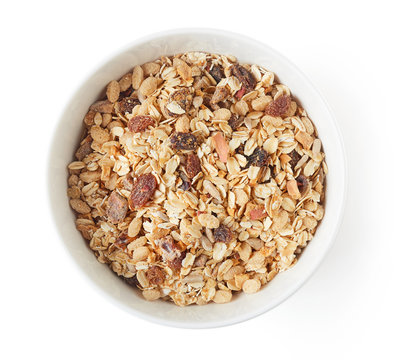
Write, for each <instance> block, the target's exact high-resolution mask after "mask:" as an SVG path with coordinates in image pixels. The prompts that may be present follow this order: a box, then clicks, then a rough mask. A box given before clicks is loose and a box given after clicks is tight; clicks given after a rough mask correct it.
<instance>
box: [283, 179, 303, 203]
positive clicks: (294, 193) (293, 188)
mask: <svg viewBox="0 0 396 360" xmlns="http://www.w3.org/2000/svg"><path fill="white" fill-rule="evenodd" d="M286 187H287V192H288V193H289V195H290V197H291V198H292V199H299V198H300V197H301V194H300V190H298V185H297V181H296V180H289V181H288V182H287V184H286Z"/></svg>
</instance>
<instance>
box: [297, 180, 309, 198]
mask: <svg viewBox="0 0 396 360" xmlns="http://www.w3.org/2000/svg"><path fill="white" fill-rule="evenodd" d="M296 181H297V187H298V191H299V192H300V194H301V196H304V194H305V192H306V191H307V189H308V180H307V178H306V177H305V176H304V175H299V176H297V177H296Z"/></svg>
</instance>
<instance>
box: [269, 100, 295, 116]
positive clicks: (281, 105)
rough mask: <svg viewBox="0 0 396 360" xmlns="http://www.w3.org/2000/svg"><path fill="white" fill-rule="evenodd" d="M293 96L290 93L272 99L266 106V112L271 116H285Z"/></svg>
mask: <svg viewBox="0 0 396 360" xmlns="http://www.w3.org/2000/svg"><path fill="white" fill-rule="evenodd" d="M290 104H291V98H290V96H289V95H281V96H279V97H278V98H277V99H276V100H273V101H271V102H270V103H269V104H268V105H267V107H266V108H265V114H266V115H270V116H281V117H283V116H285V115H286V114H287V112H288V111H289V108H290Z"/></svg>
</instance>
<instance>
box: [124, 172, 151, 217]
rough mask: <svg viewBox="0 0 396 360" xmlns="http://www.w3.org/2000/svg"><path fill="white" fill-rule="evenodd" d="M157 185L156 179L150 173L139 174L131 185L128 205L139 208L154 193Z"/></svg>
mask: <svg viewBox="0 0 396 360" xmlns="http://www.w3.org/2000/svg"><path fill="white" fill-rule="evenodd" d="M156 187H157V180H156V178H155V176H154V175H152V174H144V175H140V176H139V177H138V178H137V180H136V182H135V183H134V184H133V186H132V190H131V195H130V196H129V207H130V208H131V209H140V208H141V207H143V206H144V205H145V204H146V203H147V202H148V201H149V200H150V199H151V197H152V196H153V195H154V192H155V189H156Z"/></svg>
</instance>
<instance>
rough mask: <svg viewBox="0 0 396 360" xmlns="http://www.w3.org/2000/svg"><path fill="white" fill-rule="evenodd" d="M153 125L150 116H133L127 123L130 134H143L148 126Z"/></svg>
mask: <svg viewBox="0 0 396 360" xmlns="http://www.w3.org/2000/svg"><path fill="white" fill-rule="evenodd" d="M152 125H154V120H153V118H152V117H151V116H148V115H138V116H134V117H133V118H132V119H130V120H129V121H128V129H129V131H131V132H135V133H137V132H143V131H145V130H146V129H147V128H148V127H149V126H152Z"/></svg>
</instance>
